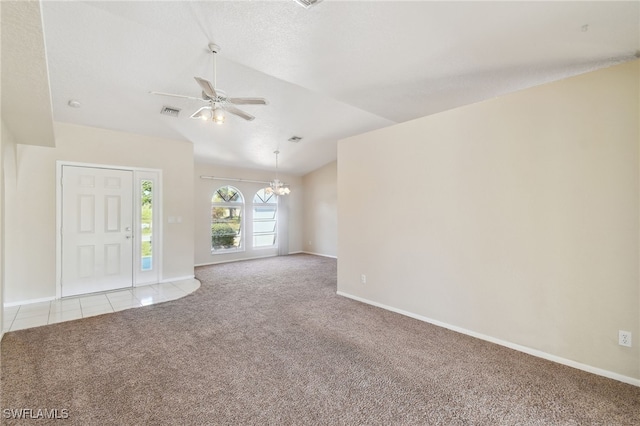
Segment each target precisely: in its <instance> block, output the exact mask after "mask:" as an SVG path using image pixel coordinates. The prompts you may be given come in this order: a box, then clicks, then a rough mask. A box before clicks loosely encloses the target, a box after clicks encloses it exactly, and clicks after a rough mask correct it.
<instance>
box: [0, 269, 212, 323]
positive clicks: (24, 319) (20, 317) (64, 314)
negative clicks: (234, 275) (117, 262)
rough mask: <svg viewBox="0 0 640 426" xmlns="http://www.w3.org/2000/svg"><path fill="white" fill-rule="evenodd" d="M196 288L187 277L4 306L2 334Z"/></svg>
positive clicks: (195, 282) (149, 301)
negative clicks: (49, 300)
mask: <svg viewBox="0 0 640 426" xmlns="http://www.w3.org/2000/svg"><path fill="white" fill-rule="evenodd" d="M198 288H200V282H199V281H198V280H196V279H189V280H182V281H173V282H168V283H162V284H153V285H148V286H144V287H134V288H131V289H126V290H116V291H111V292H104V293H95V294H90V295H86V296H78V297H67V298H64V299H59V300H53V301H51V302H42V303H32V304H29V305H20V306H11V307H5V308H4V318H3V321H2V325H3V328H4V330H3V331H4V332H5V333H6V332H7V331H15V330H21V329H23V328H30V327H39V326H41V325H47V324H55V323H57V322H63V321H71V320H75V319H79V318H87V317H90V316H94V315H101V314H107V313H110V312H116V311H122V310H124V309H130V308H138V307H140V306H146V305H153V304H154V303H160V302H167V301H169V300H174V299H179V298H181V297H184V296H186V295H187V294H189V293H192V292H194V291H196V290H197V289H198Z"/></svg>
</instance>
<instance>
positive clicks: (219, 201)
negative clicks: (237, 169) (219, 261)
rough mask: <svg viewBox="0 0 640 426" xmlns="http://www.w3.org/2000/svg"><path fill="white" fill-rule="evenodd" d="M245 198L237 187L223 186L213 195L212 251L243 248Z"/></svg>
mask: <svg viewBox="0 0 640 426" xmlns="http://www.w3.org/2000/svg"><path fill="white" fill-rule="evenodd" d="M243 210H244V198H242V194H241V193H240V191H238V189H237V188H234V187H233V186H223V187H220V188H218V189H217V190H216V192H214V193H213V197H211V252H212V253H220V252H229V251H240V250H241V249H242V221H243V218H242V216H243V214H242V213H243Z"/></svg>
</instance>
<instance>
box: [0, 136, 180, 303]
mask: <svg viewBox="0 0 640 426" xmlns="http://www.w3.org/2000/svg"><path fill="white" fill-rule="evenodd" d="M55 133H56V148H46V147H38V146H28V145H18V148H17V173H16V177H17V179H16V182H15V193H11V194H7V197H9V196H10V197H12V199H13V200H14V201H15V202H14V203H13V205H11V208H10V211H8V212H7V217H6V220H7V222H6V223H7V235H6V241H5V243H6V246H5V247H6V264H5V271H6V275H5V278H6V281H5V300H4V302H5V303H12V302H13V303H15V302H19V301H26V300H34V299H39V298H47V297H54V296H55V294H56V283H55V277H56V161H58V160H61V161H72V162H81V163H92V164H102V165H112V166H126V167H140V168H153V169H160V170H162V178H163V199H162V201H163V217H164V224H163V229H164V240H163V279H165V280H166V279H171V278H178V277H186V276H192V275H193V145H192V144H191V143H188V142H181V141H175V140H168V139H160V138H153V137H144V136H140V135H134V134H129V133H122V132H116V131H110V130H104V129H97V128H91V127H83V126H76V125H70V124H62V123H56V126H55ZM5 167H6V165H5ZM5 186H6V187H7V189H9V190H11V185H10V182H6V183H5ZM170 216H173V217H178V216H180V217H182V222H181V223H177V222H176V223H167V218H168V217H170Z"/></svg>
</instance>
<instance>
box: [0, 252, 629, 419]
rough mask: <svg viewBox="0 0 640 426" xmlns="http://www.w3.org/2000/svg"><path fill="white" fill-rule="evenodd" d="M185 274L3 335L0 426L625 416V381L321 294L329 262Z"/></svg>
mask: <svg viewBox="0 0 640 426" xmlns="http://www.w3.org/2000/svg"><path fill="white" fill-rule="evenodd" d="M196 277H197V278H198V279H199V280H200V281H201V282H202V286H201V288H200V290H198V291H196V292H195V293H193V294H191V295H189V296H187V297H185V298H183V299H179V300H176V301H171V302H167V303H164V304H160V305H152V306H149V307H145V308H138V309H132V310H128V311H122V312H118V313H115V314H107V315H102V316H99V317H92V318H87V319H82V320H78V321H71V322H66V323H60V324H54V325H50V326H45V327H39V328H35V329H28V330H21V331H17V332H11V333H8V334H6V335H5V337H4V339H3V341H2V352H1V357H2V358H1V361H2V376H1V381H0V384H1V386H2V387H1V392H2V395H1V399H0V407H1V408H2V412H0V416H1V417H2V422H3V423H6V424H14V423H17V422H14V421H13V420H7V418H6V417H7V412H6V411H5V410H6V409H19V408H29V409H32V410H34V411H33V413H37V411H36V410H37V409H48V410H51V409H58V410H68V415H69V418H68V419H67V420H57V421H55V423H56V424H78V425H90V424H96V425H110V424H113V425H129V424H154V425H155V424H181V425H190V424H202V425H213V424H260V425H263V424H270V425H288V424H296V425H312V424H322V425H336V424H337V425H340V424H345V425H346V424H367V425H374V424H384V425H387V424H402V425H405V424H406V425H424V424H428V425H436V424H440V425H516V424H517V425H591V424H594V425H595V424H597V425H638V424H640V388H637V387H634V386H631V385H626V384H623V383H620V382H616V381H614V380H609V379H605V378H602V377H598V376H595V375H591V374H589V373H585V372H582V371H579V370H575V369H572V368H569V367H565V366H562V365H558V364H554V363H551V362H548V361H544V360H542V359H538V358H534V357H531V356H528V355H525V354H522V353H519V352H516V351H513V350H510V349H506V348H504V347H501V346H497V345H494V344H491V343H487V342H484V341H481V340H477V339H473V338H471V337H468V336H464V335H461V334H458V333H455V332H452V331H448V330H446V329H442V328H438V327H435V326H432V325H429V324H426V323H423V322H420V321H417V320H413V319H411V318H407V317H403V316H401V315H398V314H394V313H391V312H387V311H384V310H382V309H379V308H375V307H371V306H368V305H365V304H361V303H358V302H355V301H352V300H349V299H346V298H342V297H339V296H336V294H335V291H336V261H335V260H332V259H326V258H321V257H316V256H310V255H294V256H287V257H277V258H268V259H260V260H253V261H246V262H237V263H228V264H223V265H217V266H207V267H201V268H197V270H196ZM34 422H35V423H36V424H46V423H48V422H47V421H45V420H37V421H36V420H27V421H25V422H24V423H26V424H33V423H34Z"/></svg>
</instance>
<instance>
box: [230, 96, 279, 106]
mask: <svg viewBox="0 0 640 426" xmlns="http://www.w3.org/2000/svg"><path fill="white" fill-rule="evenodd" d="M227 102H231V103H232V104H236V105H267V104H268V103H269V102H267V100H266V99H265V98H227Z"/></svg>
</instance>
